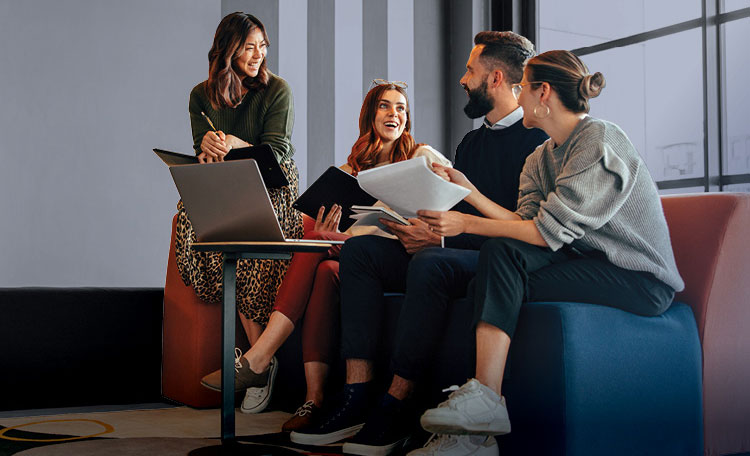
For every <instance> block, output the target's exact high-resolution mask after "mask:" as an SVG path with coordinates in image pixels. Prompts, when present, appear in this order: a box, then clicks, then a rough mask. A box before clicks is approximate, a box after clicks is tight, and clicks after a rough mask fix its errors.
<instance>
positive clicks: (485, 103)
mask: <svg viewBox="0 0 750 456" xmlns="http://www.w3.org/2000/svg"><path fill="white" fill-rule="evenodd" d="M466 92H467V93H468V94H469V101H468V102H467V103H466V106H464V113H465V114H466V115H467V116H468V117H469V119H476V118H479V117H482V116H484V115H486V114H487V113H488V112H490V111H492V108H494V106H493V105H492V99H491V98H490V96H489V95H487V81H483V82H482V84H480V85H479V87H477V88H476V89H469V88H468V87H466Z"/></svg>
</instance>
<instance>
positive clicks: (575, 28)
mask: <svg viewBox="0 0 750 456" xmlns="http://www.w3.org/2000/svg"><path fill="white" fill-rule="evenodd" d="M734 1H740V0H734ZM748 1H750V0H748ZM592 5H595V6H592ZM701 14H702V12H701V0H636V1H627V2H624V1H622V0H600V1H598V2H596V3H592V2H591V0H566V1H564V2H561V1H558V0H539V42H538V43H537V47H538V49H539V50H540V51H545V50H550V49H576V48H579V47H583V46H591V45H594V44H598V43H603V42H605V41H611V40H614V39H617V38H623V37H626V36H630V35H635V34H637V33H641V32H646V31H649V30H654V29H658V28H661V27H665V26H668V25H673V24H677V23H680V22H684V21H688V20H691V19H696V18H699V17H701Z"/></svg>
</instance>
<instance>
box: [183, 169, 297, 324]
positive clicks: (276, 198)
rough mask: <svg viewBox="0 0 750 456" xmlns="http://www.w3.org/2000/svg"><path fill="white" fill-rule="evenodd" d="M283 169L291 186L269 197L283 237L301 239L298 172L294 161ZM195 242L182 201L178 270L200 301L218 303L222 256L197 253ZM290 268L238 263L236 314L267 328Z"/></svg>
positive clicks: (280, 262) (277, 263)
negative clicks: (285, 275)
mask: <svg viewBox="0 0 750 456" xmlns="http://www.w3.org/2000/svg"><path fill="white" fill-rule="evenodd" d="M281 169H282V170H283V171H284V174H286V177H287V179H288V180H289V185H288V186H287V187H282V188H278V189H269V190H268V196H270V197H271V203H272V204H273V207H274V209H275V210H276V217H277V218H278V220H279V224H280V225H281V229H282V230H283V231H284V236H285V237H287V238H290V239H294V238H301V237H302V235H303V230H302V214H301V213H300V212H299V211H297V210H296V209H294V208H292V203H293V202H294V200H295V199H296V198H297V194H298V191H299V171H298V170H297V165H295V163H294V161H293V160H288V161H286V162H283V163H281ZM193 242H196V237H195V232H194V231H193V227H192V225H191V224H190V220H188V217H187V213H186V212H185V208H184V207H183V204H182V200H180V201H179V202H178V203H177V227H176V229H175V253H176V256H177V269H178V270H179V272H180V276H181V277H182V281H183V282H185V285H187V286H192V287H193V290H195V293H196V294H197V295H198V297H199V298H200V299H201V300H203V301H205V302H219V301H221V297H222V269H221V267H222V262H223V258H222V254H221V252H197V251H195V250H194V249H193V247H192V245H193ZM288 267H289V261H288V260H253V259H248V260H239V261H237V296H236V298H237V311H238V312H240V313H241V314H242V315H244V316H245V318H247V319H250V320H253V321H255V322H258V323H260V324H262V325H265V324H266V323H267V322H268V317H269V316H270V314H271V309H272V308H273V304H274V300H275V299H276V292H277V291H278V289H279V286H280V285H281V281H282V279H283V278H284V274H286V270H287V268H288Z"/></svg>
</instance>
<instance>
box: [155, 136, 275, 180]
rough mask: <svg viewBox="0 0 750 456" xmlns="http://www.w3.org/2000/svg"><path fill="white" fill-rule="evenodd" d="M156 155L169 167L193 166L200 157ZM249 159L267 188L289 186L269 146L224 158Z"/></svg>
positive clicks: (165, 152) (244, 149) (158, 152)
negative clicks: (253, 163) (258, 170)
mask: <svg viewBox="0 0 750 456" xmlns="http://www.w3.org/2000/svg"><path fill="white" fill-rule="evenodd" d="M154 153H156V155H158V156H159V158H161V159H162V161H163V162H164V163H166V164H167V165H168V166H177V165H193V164H196V163H198V157H196V156H195V155H185V154H179V153H177V152H170V151H168V150H162V149H154ZM248 158H252V159H253V160H255V161H256V163H258V168H260V174H261V175H262V176H263V182H265V184H266V188H279V187H285V186H287V185H289V181H288V180H287V178H286V176H285V175H284V171H282V170H281V166H280V165H279V162H278V161H276V156H275V155H274V154H273V149H272V148H271V146H269V145H268V144H261V145H260V146H251V147H241V148H239V149H232V150H230V151H229V153H228V154H227V155H226V156H225V157H224V161H231V160H246V159H248Z"/></svg>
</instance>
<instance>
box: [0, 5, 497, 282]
mask: <svg viewBox="0 0 750 456" xmlns="http://www.w3.org/2000/svg"><path fill="white" fill-rule="evenodd" d="M486 4H487V0H472V1H460V0H270V1H267V0H158V1H153V0H130V1H127V2H117V1H115V0H65V1H59V0H28V1H23V2H21V1H13V0H0V56H1V57H2V65H0V101H1V102H2V106H1V107H0V137H2V138H3V139H2V142H0V157H2V164H0V190H2V191H0V220H2V222H0V227H1V228H0V257H1V258H2V260H0V287H6V286H10V287H14V286H63V287H74V286H132V287H152V286H162V285H163V283H164V273H165V269H166V258H167V253H168V249H169V235H170V226H171V219H172V215H173V214H174V212H175V203H176V202H177V199H178V195H177V192H176V191H175V189H174V184H173V183H172V180H171V178H170V176H169V172H168V170H167V168H166V167H165V166H164V165H163V164H162V163H161V161H159V160H158V159H157V158H156V156H154V154H153V153H152V152H151V149H152V148H153V147H160V148H164V149H169V150H175V151H181V152H185V153H189V152H190V151H191V144H192V140H191V135H190V125H189V120H188V115H187V101H188V94H189V92H190V89H191V88H192V87H193V86H194V85H195V84H197V83H198V82H200V81H203V80H204V79H205V78H206V75H207V53H208V50H209V48H210V46H211V42H212V39H213V34H214V31H215V29H216V26H217V24H218V23H219V20H220V19H221V17H222V16H223V15H224V14H226V13H230V12H233V11H246V12H249V13H252V14H254V15H256V16H257V17H259V18H260V19H261V20H262V21H263V23H264V24H265V25H266V29H267V32H268V34H269V39H270V40H271V44H272V45H271V47H270V48H269V53H268V63H269V67H270V68H271V70H272V71H274V72H275V73H277V74H279V75H281V76H282V77H284V78H285V79H286V80H287V81H288V82H289V84H290V85H291V87H292V90H293V91H294V103H295V113H296V115H295V117H296V121H295V128H294V134H293V137H292V140H293V143H294V145H295V148H296V154H295V160H296V162H297V165H298V167H299V169H300V175H301V184H302V188H303V189H304V188H306V186H307V184H308V183H310V182H312V181H313V180H314V179H315V178H316V177H317V176H318V175H319V174H320V173H321V172H322V171H323V170H325V169H326V168H327V167H328V166H330V165H333V164H340V163H342V162H343V161H344V160H345V158H346V156H347V155H348V154H349V151H350V149H351V146H352V144H353V142H354V140H355V139H356V138H357V135H358V126H357V120H358V116H359V110H360V106H361V103H362V98H363V96H364V94H365V93H366V91H367V90H368V89H369V87H370V81H371V80H372V79H373V78H378V77H381V78H387V79H392V80H401V81H406V82H407V83H408V84H409V89H408V92H409V95H410V102H411V107H412V114H413V119H414V122H413V133H414V136H415V138H416V140H417V141H419V142H425V143H428V144H430V145H432V146H434V147H435V148H437V149H438V150H440V151H442V152H444V153H445V154H446V155H448V156H449V157H450V156H452V155H453V150H454V149H455V146H456V144H457V143H458V140H460V139H461V137H462V136H463V135H464V134H465V133H466V132H467V131H468V130H469V129H470V128H471V126H472V122H471V121H468V119H466V118H465V116H464V115H463V112H462V111H461V108H462V107H463V105H464V104H465V102H466V95H465V93H464V92H463V90H462V89H461V88H460V86H459V85H458V79H459V78H460V77H461V75H462V74H463V71H464V65H465V62H466V58H467V57H468V55H469V51H470V49H471V45H472V43H471V40H472V37H473V34H474V33H475V32H476V31H478V30H477V27H481V25H477V24H480V23H481V20H480V21H478V20H477V17H478V16H481V17H480V19H481V18H482V17H485V16H486Z"/></svg>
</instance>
